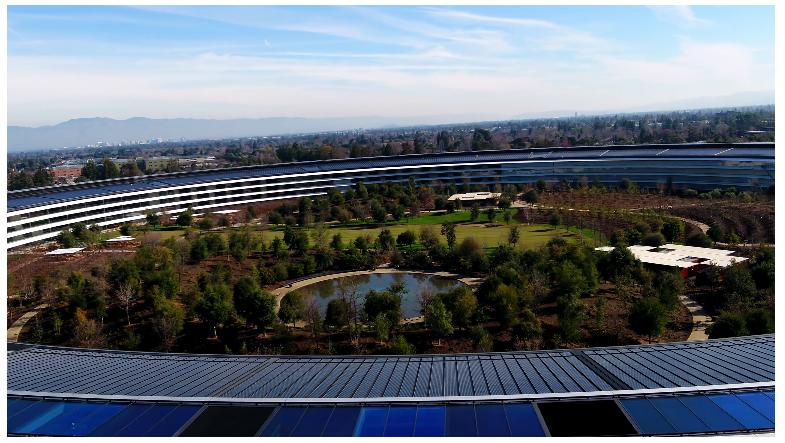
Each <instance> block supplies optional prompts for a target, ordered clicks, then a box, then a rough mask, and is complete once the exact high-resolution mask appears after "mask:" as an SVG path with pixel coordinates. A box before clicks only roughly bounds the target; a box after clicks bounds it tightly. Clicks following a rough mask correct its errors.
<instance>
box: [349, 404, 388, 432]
mask: <svg viewBox="0 0 785 443" xmlns="http://www.w3.org/2000/svg"><path fill="white" fill-rule="evenodd" d="M388 409H389V408H388V407H387V406H384V407H365V408H362V411H360V417H359V418H358V419H357V427H356V428H355V431H354V436H355V437H381V436H383V435H384V427H385V425H386V424H387V411H388Z"/></svg>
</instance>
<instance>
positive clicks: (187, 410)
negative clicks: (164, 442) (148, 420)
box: [144, 405, 202, 437]
mask: <svg viewBox="0 0 785 443" xmlns="http://www.w3.org/2000/svg"><path fill="white" fill-rule="evenodd" d="M200 409H202V407H201V406H196V405H187V406H186V405H183V406H178V407H177V408H176V409H175V410H174V411H172V412H171V413H170V414H169V415H167V416H166V417H164V418H162V419H161V421H159V422H158V423H156V425H155V426H153V427H152V428H150V430H148V431H147V432H146V433H145V434H144V435H145V437H170V436H172V435H174V434H175V432H177V431H178V430H180V428H182V427H183V425H184V424H185V423H186V422H187V421H188V420H189V419H190V418H191V417H193V416H194V414H196V413H197V412H199V410H200Z"/></svg>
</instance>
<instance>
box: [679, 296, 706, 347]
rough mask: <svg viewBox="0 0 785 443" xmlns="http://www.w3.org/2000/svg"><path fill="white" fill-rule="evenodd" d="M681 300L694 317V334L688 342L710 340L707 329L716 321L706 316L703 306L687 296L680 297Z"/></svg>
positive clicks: (692, 333) (691, 333)
mask: <svg viewBox="0 0 785 443" xmlns="http://www.w3.org/2000/svg"><path fill="white" fill-rule="evenodd" d="M679 300H681V302H682V303H683V304H684V306H686V307H687V310H689V311H690V314H691V315H692V332H690V336H689V337H688V338H687V341H704V340H708V339H709V336H708V334H706V328H707V327H709V326H711V325H712V323H714V321H713V320H712V319H711V317H709V315H708V314H706V311H705V310H704V309H703V306H701V305H699V304H698V303H697V302H696V301H695V300H693V299H691V298H690V297H687V296H686V295H680V296H679Z"/></svg>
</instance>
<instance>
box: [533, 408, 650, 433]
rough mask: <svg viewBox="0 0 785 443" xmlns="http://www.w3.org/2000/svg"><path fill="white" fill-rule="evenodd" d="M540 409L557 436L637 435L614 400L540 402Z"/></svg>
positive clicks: (549, 428) (551, 430)
mask: <svg viewBox="0 0 785 443" xmlns="http://www.w3.org/2000/svg"><path fill="white" fill-rule="evenodd" d="M537 408H538V409H539V410H540V414H541V415H542V418H543V421H545V425H546V426H548V431H549V432H550V434H551V435H552V436H554V437H571V436H603V435H634V434H636V432H635V428H634V427H633V426H632V424H631V423H630V422H629V420H627V417H626V416H625V415H624V413H623V412H622V411H621V410H620V409H619V408H618V406H616V402H614V401H613V400H595V401H556V402H547V403H537ZM598 417H602V419H601V420H598V419H597V418H598Z"/></svg>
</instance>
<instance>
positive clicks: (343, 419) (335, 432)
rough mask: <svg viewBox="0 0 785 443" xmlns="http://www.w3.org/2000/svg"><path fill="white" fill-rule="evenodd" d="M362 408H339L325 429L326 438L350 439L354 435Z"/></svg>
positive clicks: (335, 410) (334, 411)
mask: <svg viewBox="0 0 785 443" xmlns="http://www.w3.org/2000/svg"><path fill="white" fill-rule="evenodd" d="M358 415H360V408H351V407H337V408H335V409H334V410H333V414H332V416H331V417H330V421H328V422H327V426H325V428H324V432H323V433H322V435H323V436H324V437H349V436H351V435H353V434H354V427H355V423H357V416H358Z"/></svg>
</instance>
